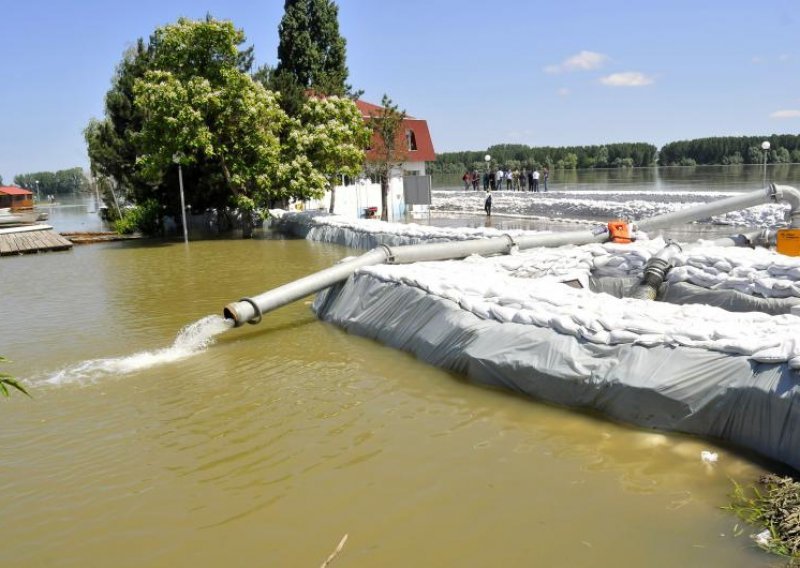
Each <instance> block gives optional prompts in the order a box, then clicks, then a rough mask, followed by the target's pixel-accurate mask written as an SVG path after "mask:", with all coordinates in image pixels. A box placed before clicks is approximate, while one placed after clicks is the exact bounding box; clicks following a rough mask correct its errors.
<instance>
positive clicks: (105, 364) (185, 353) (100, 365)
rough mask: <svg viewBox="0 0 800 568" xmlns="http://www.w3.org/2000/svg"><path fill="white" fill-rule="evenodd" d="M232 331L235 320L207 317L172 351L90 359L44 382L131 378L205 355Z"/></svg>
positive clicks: (186, 330) (183, 335)
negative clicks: (108, 377)
mask: <svg viewBox="0 0 800 568" xmlns="http://www.w3.org/2000/svg"><path fill="white" fill-rule="evenodd" d="M231 327H232V322H231V320H226V319H224V318H222V317H221V316H218V315H212V316H206V317H204V318H202V319H199V320H197V321H196V322H194V323H192V324H189V325H187V326H186V327H184V328H183V329H182V330H181V331H180V333H178V337H176V338H175V341H174V342H173V344H172V345H171V346H170V347H167V348H164V349H157V350H155V351H141V352H139V353H134V354H133V355H128V356H125V357H115V358H112V359H90V360H88V361H83V362H81V363H78V364H77V365H72V366H71V367H67V368H66V369H63V370H61V371H59V372H57V373H55V374H54V375H52V376H50V377H48V378H47V379H45V381H44V382H45V383H49V384H52V385H64V384H72V383H93V382H97V381H99V380H100V379H102V378H104V377H107V376H118V375H127V374H129V373H134V372H136V371H142V370H144V369H149V368H151V367H155V366H157V365H164V364H166V363H174V362H175V361H180V360H182V359H188V358H189V357H192V356H193V355H197V354H198V353H202V352H203V351H205V349H206V348H207V347H208V346H209V345H211V344H212V343H213V342H214V338H215V337H216V336H217V335H219V334H221V333H223V332H225V331H227V330H228V329H230V328H231Z"/></svg>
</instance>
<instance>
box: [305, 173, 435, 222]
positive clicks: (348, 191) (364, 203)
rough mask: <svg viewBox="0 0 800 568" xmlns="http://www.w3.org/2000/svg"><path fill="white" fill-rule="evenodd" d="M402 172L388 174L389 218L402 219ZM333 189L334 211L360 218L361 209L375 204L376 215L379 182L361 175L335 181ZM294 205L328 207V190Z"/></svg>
mask: <svg viewBox="0 0 800 568" xmlns="http://www.w3.org/2000/svg"><path fill="white" fill-rule="evenodd" d="M419 163H421V164H423V167H424V162H419ZM423 171H424V169H423ZM402 173H403V170H401V169H399V168H396V169H395V170H393V171H392V177H391V178H390V179H389V196H388V200H387V209H388V214H389V221H402V219H403V218H404V216H405V214H406V202H405V198H404V196H403V178H402V177H401V176H402ZM334 191H336V204H335V209H334V214H336V215H343V216H345V217H355V218H364V217H365V209H367V208H368V207H377V212H376V217H377V218H380V216H381V184H379V183H372V182H370V181H369V180H366V179H362V180H358V181H357V182H356V183H355V184H353V185H346V186H345V185H337V186H335V187H334ZM296 206H299V207H301V208H303V209H306V210H313V209H324V210H325V211H328V210H329V209H330V206H331V192H330V191H328V192H326V193H325V195H324V196H323V197H322V199H308V200H306V201H304V202H302V204H298V205H295V204H292V207H296Z"/></svg>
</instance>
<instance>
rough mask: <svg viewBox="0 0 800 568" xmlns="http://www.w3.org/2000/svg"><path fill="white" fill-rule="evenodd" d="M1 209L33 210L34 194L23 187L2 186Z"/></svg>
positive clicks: (0, 187)
mask: <svg viewBox="0 0 800 568" xmlns="http://www.w3.org/2000/svg"><path fill="white" fill-rule="evenodd" d="M0 209H12V210H17V209H33V192H31V191H28V190H27V189H22V188H21V187H13V186H0Z"/></svg>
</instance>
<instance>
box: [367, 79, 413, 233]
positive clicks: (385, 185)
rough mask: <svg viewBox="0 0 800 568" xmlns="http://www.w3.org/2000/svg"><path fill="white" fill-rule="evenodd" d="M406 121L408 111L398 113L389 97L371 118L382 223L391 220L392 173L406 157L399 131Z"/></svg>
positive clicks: (371, 114) (386, 97)
mask: <svg viewBox="0 0 800 568" xmlns="http://www.w3.org/2000/svg"><path fill="white" fill-rule="evenodd" d="M405 118H406V111H404V110H398V108H397V105H396V104H394V103H392V99H390V98H389V96H388V95H383V99H381V109H380V111H374V112H371V113H370V114H369V125H370V127H371V128H372V133H373V135H372V154H373V156H375V157H374V158H373V159H372V160H371V163H370V164H368V166H370V167H371V168H372V169H374V170H375V171H376V173H377V175H378V177H379V178H380V182H381V220H382V221H388V220H389V209H388V201H389V180H390V179H391V175H392V169H393V168H395V167H397V166H399V165H401V164H402V163H403V162H404V161H405V159H406V153H405V150H404V148H403V147H402V145H401V141H402V137H401V136H400V127H401V126H402V124H403V121H404V120H405Z"/></svg>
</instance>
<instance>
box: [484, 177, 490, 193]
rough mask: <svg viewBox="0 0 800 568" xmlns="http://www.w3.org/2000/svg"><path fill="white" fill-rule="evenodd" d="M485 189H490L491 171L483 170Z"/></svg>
mask: <svg viewBox="0 0 800 568" xmlns="http://www.w3.org/2000/svg"><path fill="white" fill-rule="evenodd" d="M483 191H489V172H483Z"/></svg>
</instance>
